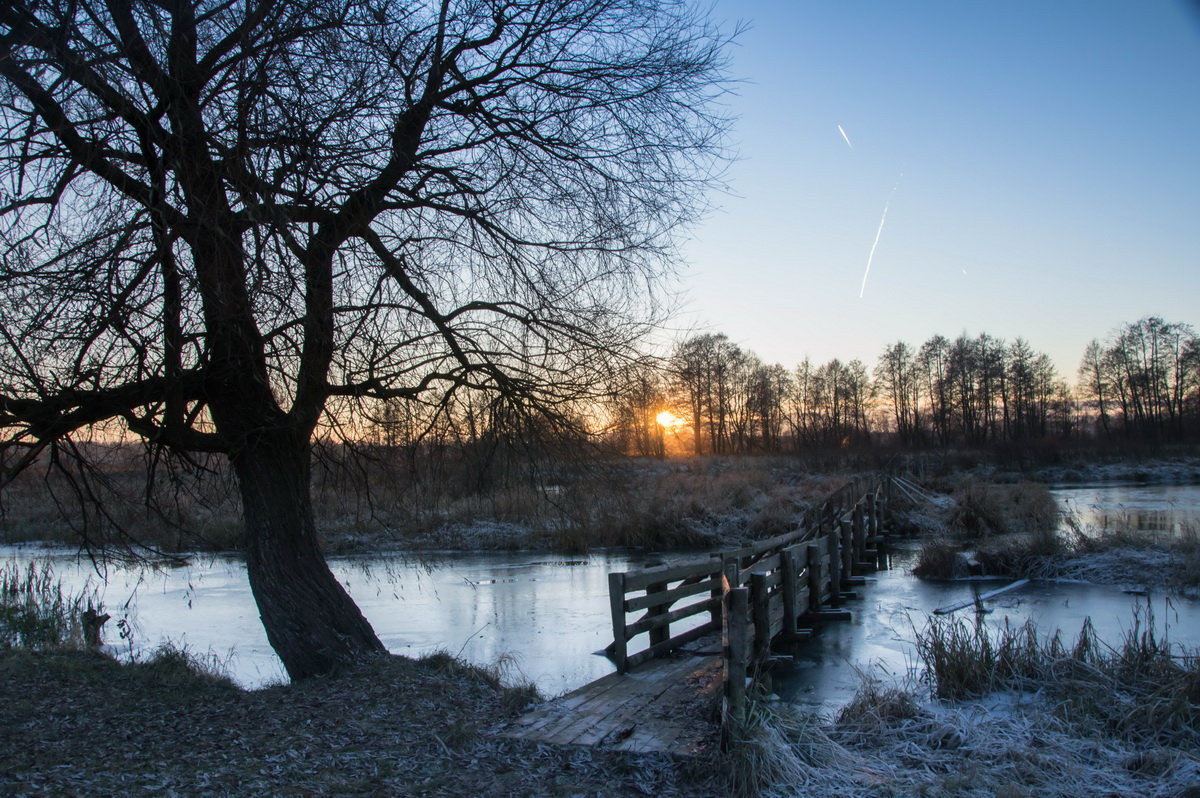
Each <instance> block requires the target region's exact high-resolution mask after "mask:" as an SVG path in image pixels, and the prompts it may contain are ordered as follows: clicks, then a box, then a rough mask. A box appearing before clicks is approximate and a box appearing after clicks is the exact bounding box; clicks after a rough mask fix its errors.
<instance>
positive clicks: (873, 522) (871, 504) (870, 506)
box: [867, 493, 879, 538]
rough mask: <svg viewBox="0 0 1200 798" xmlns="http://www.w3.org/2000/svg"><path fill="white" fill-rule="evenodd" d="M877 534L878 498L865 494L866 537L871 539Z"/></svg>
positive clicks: (872, 494)
mask: <svg viewBox="0 0 1200 798" xmlns="http://www.w3.org/2000/svg"><path fill="white" fill-rule="evenodd" d="M878 534H879V498H878V497H877V496H876V495H875V494H874V493H868V494H867V537H869V538H873V537H875V536H876V535H878Z"/></svg>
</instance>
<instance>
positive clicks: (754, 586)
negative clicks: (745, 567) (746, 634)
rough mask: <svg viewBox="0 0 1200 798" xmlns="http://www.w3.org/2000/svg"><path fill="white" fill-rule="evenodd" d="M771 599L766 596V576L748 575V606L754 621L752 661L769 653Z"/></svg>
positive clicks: (762, 658)
mask: <svg viewBox="0 0 1200 798" xmlns="http://www.w3.org/2000/svg"><path fill="white" fill-rule="evenodd" d="M770 602H771V599H770V596H768V595H767V575H766V574H765V573H764V572H762V571H754V572H753V573H751V574H750V606H751V617H752V618H753V619H754V659H755V661H759V660H764V659H766V658H767V655H768V654H769V653H771V603H770Z"/></svg>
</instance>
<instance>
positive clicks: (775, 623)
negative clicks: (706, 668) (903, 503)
mask: <svg viewBox="0 0 1200 798" xmlns="http://www.w3.org/2000/svg"><path fill="white" fill-rule="evenodd" d="M882 484H883V483H881V482H880V481H879V480H865V479H858V480H854V481H851V482H850V483H847V484H846V485H845V486H843V487H842V488H840V489H839V490H837V491H835V492H834V493H833V494H832V495H831V496H830V497H829V498H827V499H826V500H825V501H824V502H822V503H821V504H820V505H819V506H818V507H816V508H814V509H813V510H812V511H811V512H809V513H808V514H807V515H806V516H805V517H804V519H803V520H802V521H801V522H800V523H799V524H798V526H797V528H796V529H794V530H792V531H789V532H787V533H784V534H782V535H778V536H775V537H773V538H769V539H767V540H762V541H757V542H755V543H753V544H751V545H749V546H745V547H742V548H738V549H727V550H723V551H718V552H713V553H712V554H710V555H708V556H706V557H698V558H695V559H692V560H688V561H684V562H678V563H673V564H670V565H660V566H654V567H648V568H641V569H636V570H631V571H626V572H618V573H611V574H609V601H610V606H611V615H612V625H613V643H612V644H611V645H609V647H608V648H607V649H606V653H607V654H608V655H609V657H610V658H611V659H612V660H613V662H614V663H615V664H616V666H617V670H618V671H620V672H626V671H629V670H631V669H633V668H636V667H637V666H638V665H641V664H643V663H645V662H646V661H648V660H651V659H653V658H655V657H659V656H662V655H664V654H667V653H669V652H671V651H673V650H676V649H679V648H682V647H684V646H686V645H688V644H689V643H692V642H695V641H696V640H699V639H701V638H704V637H706V636H708V635H712V634H716V633H721V632H723V633H724V635H725V637H726V639H727V641H728V646H732V647H733V649H735V651H732V652H726V653H727V656H728V658H729V660H730V664H731V666H733V667H736V662H738V661H749V660H752V659H753V658H755V657H761V656H763V655H765V653H766V652H767V650H768V649H769V646H770V641H771V640H773V639H774V638H775V637H777V636H779V635H783V636H784V637H791V638H799V637H803V636H804V635H805V634H807V630H803V629H800V628H799V627H798V619H800V618H801V617H803V616H812V617H817V616H818V615H819V614H820V613H822V612H827V611H828V609H829V608H836V607H837V606H838V605H839V604H840V599H841V594H842V590H843V587H844V586H845V585H846V584H848V583H847V581H846V580H847V579H848V578H850V576H851V575H852V574H853V573H854V572H856V571H860V570H861V569H863V568H864V567H867V566H868V565H873V563H871V562H870V561H868V560H866V558H867V557H868V556H871V555H873V554H874V550H872V549H871V548H870V546H872V545H873V544H874V543H875V542H876V541H877V539H878V537H879V535H880V532H881V527H880V523H881V518H882V511H883V497H882ZM738 590H743V591H745V596H744V601H745V608H739V607H738V606H730V602H731V600H732V601H734V602H739V601H742V600H743V599H740V598H732V599H731V596H732V595H733V594H734V593H736V592H737V591H738ZM735 618H736V619H737V620H731V619H735ZM742 621H744V622H745V634H744V637H745V641H744V644H743V643H739V642H736V641H734V640H732V637H733V636H735V635H736V634H739V632H737V631H735V630H734V629H733V628H732V627H734V626H739V624H741V622H742ZM643 635H644V636H646V640H645V642H644V648H641V649H640V650H637V651H632V650H631V649H633V648H636V647H637V646H639V645H642V644H643V641H642V640H641V639H640V638H641V637H642V636H643ZM635 641H636V642H635ZM739 652H740V653H739Z"/></svg>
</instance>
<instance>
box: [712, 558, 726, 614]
mask: <svg viewBox="0 0 1200 798" xmlns="http://www.w3.org/2000/svg"><path fill="white" fill-rule="evenodd" d="M718 557H719V555H716V554H714V555H713V558H714V559H716V558H718ZM713 564H714V565H716V563H713ZM724 567H725V566H724V562H722V564H721V568H714V569H713V572H714V573H717V574H718V575H719V574H721V573H723V572H724ZM715 581H716V582H717V586H716V587H714V588H713V589H712V590H711V591H710V592H709V597H710V598H713V599H722V601H717V602H716V603H715V605H714V606H713V608H712V609H711V610H709V614H708V618H709V621H711V622H712V625H713V626H714V627H716V628H718V629H719V628H720V627H721V620H722V618H724V617H725V608H724V601H723V598H724V595H725V590H726V589H727V588H726V587H725V586H723V585H722V584H721V580H720V579H716V580H715Z"/></svg>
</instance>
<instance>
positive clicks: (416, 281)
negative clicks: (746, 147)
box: [0, 0, 724, 677]
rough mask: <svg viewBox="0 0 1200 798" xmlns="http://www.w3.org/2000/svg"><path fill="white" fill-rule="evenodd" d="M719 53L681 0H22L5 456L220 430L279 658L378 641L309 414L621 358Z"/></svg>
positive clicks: (3, 355)
mask: <svg viewBox="0 0 1200 798" xmlns="http://www.w3.org/2000/svg"><path fill="white" fill-rule="evenodd" d="M723 50H724V40H723V39H722V37H721V36H720V35H719V34H718V33H717V32H716V31H715V30H714V29H713V28H711V27H710V26H709V25H708V24H707V23H706V21H705V20H704V19H703V18H701V17H699V16H697V13H696V12H695V11H694V10H693V9H692V6H691V5H690V4H689V3H686V2H683V0H441V1H440V2H436V1H435V0H426V1H425V2H398V1H393V0H246V2H242V3H231V2H226V1H225V0H107V1H105V0H8V1H7V2H5V3H3V4H2V5H0V76H2V78H3V82H2V83H0V86H2V87H3V88H2V92H3V94H2V95H0V104H2V106H0V192H2V194H0V241H2V245H0V246H2V250H0V251H2V254H0V258H2V260H0V296H2V297H3V300H2V302H0V314H2V318H0V330H2V333H0V335H2V336H3V337H2V340H0V346H2V347H3V349H2V350H0V427H2V428H3V429H4V431H5V439H4V445H5V447H6V448H8V449H9V450H12V451H15V452H17V453H16V454H13V455H12V457H8V456H7V455H6V457H5V459H4V462H5V464H6V467H7V468H8V469H9V473H10V474H11V473H13V472H15V471H16V470H19V469H20V468H21V467H22V466H27V465H29V464H30V463H34V462H37V461H38V458H39V456H40V455H41V454H42V453H43V452H44V451H45V450H46V449H47V448H48V447H50V448H54V447H58V446H60V445H61V444H69V443H70V442H71V440H72V439H73V436H75V435H77V434H79V431H80V430H83V429H85V428H86V427H87V426H88V425H92V424H97V423H101V422H105V421H109V420H115V421H116V422H117V423H118V424H119V425H120V428H121V430H123V433H122V434H134V435H137V436H141V437H142V438H143V439H144V440H146V441H148V442H150V443H151V444H152V445H154V446H156V447H166V448H168V449H171V450H175V451H183V452H207V453H215V454H218V455H222V456H225V457H227V458H228V461H229V463H230V464H231V467H232V469H233V472H234V474H235V476H236V478H237V481H238V485H239V487H240V493H241V499H242V507H243V513H244V521H245V526H246V532H247V547H246V562H247V569H248V572H249V577H250V584H251V588H252V590H253V593H254V596H255V600H256V602H257V604H258V608H259V611H260V614H261V617H262V621H263V624H264V626H265V627H266V630H267V636H268V639H269V640H270V642H271V645H272V646H273V647H274V648H275V650H276V652H277V653H278V654H279V656H280V657H281V659H282V660H283V663H284V665H285V667H286V668H287V671H288V673H289V674H290V675H291V676H292V677H304V676H308V675H311V674H316V673H321V672H325V671H328V670H330V669H331V668H333V667H335V666H336V665H337V664H339V663H343V662H348V661H353V660H356V659H358V658H360V657H362V656H363V655H364V654H367V653H370V652H373V651H376V650H379V649H381V648H382V646H381V644H380V642H379V640H378V639H377V637H376V636H375V633H374V632H373V630H372V629H371V627H370V625H369V624H368V623H367V622H366V621H365V619H364V618H363V616H362V615H361V613H360V612H359V610H358V608H357V607H356V606H355V605H354V603H353V601H352V600H351V599H350V598H349V597H348V596H347V594H346V593H345V591H344V590H343V589H342V587H341V586H340V585H339V584H338V582H337V580H336V579H334V578H333V576H332V575H331V574H330V572H329V569H328V567H327V566H326V564H325V561H324V558H323V556H322V554H321V551H320V548H319V545H318V542H317V537H316V531H315V528H314V523H313V514H312V507H311V499H310V493H309V471H310V451H311V445H312V441H313V439H314V435H315V434H317V433H318V432H319V431H320V430H321V429H322V427H323V425H324V426H327V427H332V426H334V425H337V424H341V423H344V422H345V420H346V418H347V416H348V415H349V414H351V413H352V412H353V411H354V407H353V404H354V402H356V401H360V400H364V399H371V400H387V399H393V400H394V399H419V398H423V397H426V396H429V395H430V394H432V395H433V396H435V397H445V396H446V395H448V394H451V393H453V391H454V390H456V389H458V388H464V387H465V388H468V389H471V390H478V391H489V392H494V393H496V394H499V395H501V396H503V397H504V401H505V402H507V403H509V404H510V405H511V404H517V405H520V406H522V407H526V408H530V407H532V408H539V409H540V412H542V413H543V414H545V415H547V416H553V415H555V414H556V412H557V411H558V410H559V409H560V408H562V407H564V406H565V405H566V404H567V403H570V402H571V401H573V400H577V399H579V398H580V397H582V396H585V395H586V394H587V393H588V391H589V386H590V385H592V384H595V383H597V382H599V381H602V379H603V378H604V377H605V376H606V374H607V372H608V370H609V364H610V363H611V362H612V360H613V358H614V357H619V356H620V355H622V354H623V353H626V352H628V351H630V349H631V347H632V346H633V345H634V343H635V342H636V341H637V339H638V335H639V333H640V331H641V328H640V324H639V322H638V320H639V319H642V318H645V317H644V315H643V311H644V310H645V309H646V297H649V296H651V294H650V292H649V291H648V290H647V287H646V286H647V281H648V280H650V279H652V278H653V277H654V276H655V274H656V273H657V272H658V271H659V268H660V266H661V265H662V264H663V263H664V258H665V257H666V256H668V255H669V254H670V252H671V251H672V246H673V243H674V238H673V234H674V232H675V231H676V230H677V229H678V227H679V225H680V224H681V223H683V222H686V221H688V220H690V219H692V218H693V217H694V215H695V212H696V210H697V205H698V203H699V202H700V201H701V200H702V197H703V191H704V190H705V189H706V188H707V186H708V185H709V184H710V181H711V177H712V169H713V167H714V166H716V165H717V162H718V160H719V157H720V152H719V144H720V141H721V133H722V131H723V127H724V123H723V121H722V120H721V119H720V118H718V117H715V116H714V115H713V114H712V113H710V109H711V108H712V107H713V106H712V104H711V103H710V100H711V99H712V97H713V95H714V93H715V92H717V91H719V90H720V87H721V83H720V71H721V68H722V64H723ZM427 401H428V400H427ZM433 401H440V400H436V399H435V400H433Z"/></svg>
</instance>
